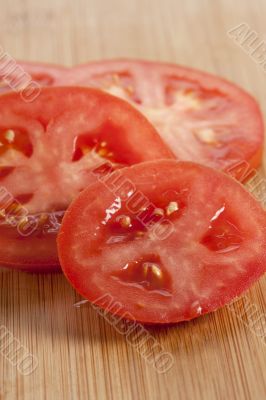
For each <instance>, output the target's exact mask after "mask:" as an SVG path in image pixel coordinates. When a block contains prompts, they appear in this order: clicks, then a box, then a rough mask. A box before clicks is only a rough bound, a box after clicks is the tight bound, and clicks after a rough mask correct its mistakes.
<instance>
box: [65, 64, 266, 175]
mask: <svg viewBox="0 0 266 400" xmlns="http://www.w3.org/2000/svg"><path fill="white" fill-rule="evenodd" d="M63 79H64V80H65V82H66V84H70V85H71V84H76V85H77V84H79V85H82V86H84V85H88V86H93V87H98V88H101V89H102V90H105V91H107V92H109V93H111V94H114V95H116V96H118V97H121V98H123V99H125V100H127V101H129V102H130V103H131V104H133V105H134V106H135V107H136V108H138V109H139V110H140V111H141V112H142V113H143V114H144V115H146V116H147V118H148V119H149V120H150V121H151V122H152V124H153V125H154V126H155V127H156V129H157V130H158V132H159V133H160V134H161V136H162V138H163V139H164V141H165V142H166V143H167V144H168V145H169V147H170V148H171V149H172V150H173V152H174V153H175V155H176V157H177V159H179V160H189V161H196V162H199V163H201V164H204V165H207V166H210V167H214V168H218V169H222V170H227V169H228V168H231V170H232V168H233V167H234V166H235V165H236V164H238V163H239V162H241V161H244V160H245V161H248V162H249V163H250V167H251V168H252V167H255V168H257V167H258V166H259V165H260V163H261V159H262V148H263V131H264V128H263V119H262V115H261V112H260V109H259V107H258V105H257V103H256V101H255V100H254V99H253V98H252V97H251V96H250V95H249V94H248V93H246V92H245V91H244V90H242V89H240V88H239V87H237V86H236V85H234V84H232V83H230V82H228V81H226V80H224V79H221V78H219V77H217V76H213V75H210V74H207V73H204V72H201V71H197V70H194V69H191V68H186V67H182V66H178V65H174V64H167V63H159V62H148V61H138V60H109V61H100V62H94V63H88V64H85V65H80V66H77V67H74V68H73V69H71V70H69V71H68V72H67V73H66V74H65V75H64V76H63ZM231 172H232V171H231Z"/></svg>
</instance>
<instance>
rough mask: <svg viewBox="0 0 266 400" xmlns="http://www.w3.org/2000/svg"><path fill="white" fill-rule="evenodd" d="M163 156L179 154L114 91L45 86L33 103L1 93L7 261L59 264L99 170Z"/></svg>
mask: <svg viewBox="0 0 266 400" xmlns="http://www.w3.org/2000/svg"><path fill="white" fill-rule="evenodd" d="M158 158H174V156H173V155H172V153H171V152H170V150H169V149H168V147H167V146H166V145H165V144H164V142H163V141H162V139H161V138H160V136H159V135H158V134H157V132H156V131H155V129H154V128H153V127H152V126H151V124H150V123H149V122H148V121H147V120H146V118H145V117H144V116H142V115H141V114H140V113H139V112H138V111H137V110H135V109H134V108H133V107H131V106H130V105H129V104H128V103H126V102H124V101H122V100H120V99H118V98H116V97H114V96H110V95H108V94H106V93H103V92H101V91H98V90H96V89H89V88H70V87H67V88H45V89H42V91H41V93H40V95H39V96H38V97H37V98H36V99H35V100H34V101H33V102H32V103H25V102H24V101H23V100H22V99H21V98H20V95H19V94H16V93H8V94H4V95H2V96H0V243H1V249H0V265H3V266H11V267H17V268H19V267H20V268H22V269H25V270H31V271H33V270H36V271H41V270H49V269H52V270H54V269H55V268H56V267H57V268H59V265H58V256H57V249H56V240H55V238H56V234H57V232H58V228H59V226H60V223H61V219H62V217H63V214H64V211H65V209H66V208H67V207H68V205H69V203H70V202H71V201H72V199H73V198H74V197H75V196H77V194H78V193H79V192H80V191H82V190H83V189H84V188H85V187H86V186H87V185H89V184H91V183H93V182H95V180H96V175H95V174H94V173H92V170H94V169H96V170H97V176H98V175H99V174H100V175H101V174H103V173H106V171H105V166H104V165H102V164H103V162H108V163H109V164H110V163H111V164H110V166H109V164H108V168H109V167H110V168H111V169H112V170H114V169H117V168H121V167H124V166H129V165H132V164H135V163H139V162H143V161H145V160H153V159H158ZM98 166H100V167H99V169H98Z"/></svg>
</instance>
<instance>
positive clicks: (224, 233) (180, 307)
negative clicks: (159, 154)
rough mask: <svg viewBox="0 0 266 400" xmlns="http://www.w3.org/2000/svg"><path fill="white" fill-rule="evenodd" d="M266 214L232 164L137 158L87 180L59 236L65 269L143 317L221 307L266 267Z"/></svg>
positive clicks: (101, 296) (169, 318) (108, 302)
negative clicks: (221, 167) (222, 168)
mask: <svg viewBox="0 0 266 400" xmlns="http://www.w3.org/2000/svg"><path fill="white" fill-rule="evenodd" d="M265 226H266V214H265V212H264V211H263V210H262V208H261V207H260V205H259V204H258V203H257V202H256V201H255V199H254V198H253V197H252V196H251V195H250V194H249V193H248V192H247V191H246V190H245V189H244V187H242V185H240V183H238V182H236V181H235V180H233V179H232V178H230V177H229V176H227V175H226V174H224V173H223V172H219V171H216V170H213V169H211V168H209V167H205V166H201V165H198V164H194V163H191V162H183V161H175V160H160V161H156V162H145V163H142V164H138V165H134V166H132V167H128V168H125V169H122V170H119V171H115V172H113V173H111V174H110V175H108V174H107V175H106V176H104V177H101V179H100V181H99V182H97V183H95V184H93V185H92V186H91V187H89V188H87V189H85V190H84V191H83V192H82V193H81V194H80V195H79V196H78V197H77V198H76V200H75V201H74V202H73V203H72V204H71V206H70V207H69V209H68V210H67V212H66V214H65V216H64V218H63V222H62V225H61V230H60V232H59V234H58V237H57V243H58V249H59V258H60V261H61V266H62V268H63V271H64V273H65V275H66V276H67V278H68V279H69V281H70V282H71V284H72V285H73V286H74V287H75V288H76V289H77V291H78V292H79V293H80V294H81V295H83V296H84V297H85V298H87V299H88V300H89V301H91V302H92V303H94V304H95V305H97V306H99V307H101V308H105V309H106V310H107V311H109V312H111V313H114V314H116V315H119V316H121V317H125V318H127V319H131V320H137V321H141V322H143V323H176V322H179V321H184V320H190V319H192V318H195V317H198V316H200V315H202V314H205V313H208V312H210V311H214V310H216V309H217V308H219V307H221V306H223V305H224V304H226V303H228V302H230V301H231V300H232V299H233V298H234V297H235V296H238V295H240V294H241V293H242V292H243V291H244V290H246V289H248V288H249V287H250V285H251V284H252V283H254V282H255V281H256V280H257V279H258V278H259V277H260V276H261V275H262V274H263V273H264V272H265V269H266V253H265V246H266V231H265Z"/></svg>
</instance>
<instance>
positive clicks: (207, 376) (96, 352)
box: [0, 0, 266, 400]
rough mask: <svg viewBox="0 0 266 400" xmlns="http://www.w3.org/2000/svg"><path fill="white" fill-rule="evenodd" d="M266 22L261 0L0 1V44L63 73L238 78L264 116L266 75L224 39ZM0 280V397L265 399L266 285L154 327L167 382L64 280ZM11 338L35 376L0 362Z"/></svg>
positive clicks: (261, 31) (18, 276) (14, 276)
mask: <svg viewBox="0 0 266 400" xmlns="http://www.w3.org/2000/svg"><path fill="white" fill-rule="evenodd" d="M265 14H266V2H265V1H263V0H253V1H252V2H251V1H249V0H239V1H236V0H235V1H234V2H233V1H232V0H221V1H211V0H187V1H181V0H135V1H133V0H75V1H71V0H45V1H44V2H41V1H34V0H25V1H19V0H13V1H12V2H7V1H4V0H2V1H1V13H0V45H1V46H2V47H3V48H4V49H5V50H6V51H7V52H8V53H9V54H10V55H11V56H13V57H14V58H16V59H23V60H24V59H25V60H32V61H34V60H39V61H47V62H55V63H63V64H65V65H69V66H70V65H73V64H76V63H82V62H85V61H90V60H96V59H102V58H112V57H133V58H134V57H136V58H146V59H151V60H153V59H154V60H163V61H173V62H178V63H181V64H185V65H189V66H193V67H196V68H200V69H203V70H206V71H209V72H214V73H217V74H220V75H222V76H224V77H226V78H229V79H231V80H233V81H235V82H236V83H238V84H239V85H241V86H243V87H244V88H246V89H247V90H249V91H250V92H251V93H252V94H253V95H254V96H255V97H256V98H257V99H258V101H259V102H260V104H261V107H262V110H263V112H264V114H265V111H266V110H265V108H266V96H265V92H266V74H265V73H264V72H263V70H262V67H261V66H259V65H257V64H256V63H255V61H254V60H253V59H252V57H250V56H249V55H248V54H247V52H245V51H244V50H243V49H242V48H241V47H239V46H238V45H237V44H236V43H235V42H234V41H233V40H231V39H230V38H229V36H228V35H227V31H228V30H229V29H231V28H233V27H235V26H237V25H239V24H241V23H242V22H246V23H248V24H249V26H250V27H251V29H253V30H254V31H256V32H257V33H258V37H259V38H260V39H261V40H263V39H264V35H265V34H266V28H265ZM265 251H266V249H265ZM0 281H1V291H0V309H1V314H0V315H1V317H0V318H1V319H0V371H1V377H0V398H1V399H5V400H15V399H20V400H24V399H25V400H31V399H33V400H36V399H38V400H44V399H48V400H61V399H62V400H77V399H82V400H84V399H86V400H87V399H90V400H94V399H96V400H105V399H108V400H109V399H115V400H120V399H121V400H131V399H132V400H133V399H134V400H143V399H144V400H157V399H158V400H159V399H163V400H167V399H173V400H179V399H180V400H200V399H203V400H213V399H218V400H244V399H245V400H247V399H252V400H264V399H265V398H266V347H265V336H266V324H265V323H264V321H265V318H266V317H265V312H266V301H265V300H266V295H265V293H264V291H265V290H266V278H263V279H261V280H260V282H259V283H258V284H256V285H255V286H254V287H253V288H252V290H250V291H249V292H248V293H247V294H246V296H245V297H244V298H243V299H242V300H240V301H238V302H237V303H236V304H235V306H234V307H230V308H229V307H225V308H224V309H222V310H220V311H218V312H216V313H213V314H211V315H208V316H205V317H202V318H199V319H198V320H196V321H193V322H190V323H183V324H180V325H178V326H173V327H168V328H161V329H159V330H158V329H157V330H156V329H152V328H151V329H150V330H149V334H150V335H151V336H152V337H153V338H154V339H155V340H156V341H158V343H159V344H160V346H161V348H162V349H164V351H166V352H170V353H171V354H172V356H173V359H174V364H173V366H172V367H171V368H170V369H169V370H168V371H167V372H165V373H158V371H156V369H155V368H154V365H153V362H154V360H155V358H156V356H158V354H157V353H156V351H154V352H152V354H151V362H150V363H149V362H147V361H146V360H145V358H144V357H143V354H140V352H138V351H137V350H136V348H135V347H134V346H132V345H131V344H130V342H129V341H127V340H126V337H125V335H121V334H119V333H118V332H116V330H115V329H114V328H113V327H112V326H110V324H109V323H108V322H106V321H105V320H104V319H103V318H102V317H101V316H100V315H98V314H97V312H96V311H95V310H93V309H92V308H91V307H90V306H88V305H87V304H84V305H82V306H81V307H75V306H74V304H75V303H77V302H78V301H80V300H81V299H80V297H79V296H78V295H76V294H75V292H74V290H73V289H72V288H71V287H70V286H69V284H68V283H67V281H66V280H65V279H64V277H63V276H62V275H60V274H58V275H53V276H51V275H47V276H43V275H39V276H38V275H28V274H23V273H16V272H13V273H12V272H3V273H1V275H0ZM7 332H9V336H10V337H11V338H13V339H14V338H16V340H17V341H18V343H20V344H21V345H23V346H24V350H25V349H26V350H25V351H27V352H28V353H29V354H32V355H33V356H34V357H35V358H34V360H38V365H37V366H36V369H35V371H34V372H33V373H31V374H29V375H25V371H24V370H23V366H22V365H20V364H18V362H17V361H16V358H14V359H13V363H12V362H11V361H10V357H9V358H8V357H7V356H6V353H4V350H3V348H4V344H3V343H4V341H3V339H1V338H2V337H4V336H5V335H6V334H7ZM1 335H2V336H1ZM146 350H149V344H147V349H146ZM11 351H12V349H11ZM4 354H5V355H4ZM22 372H24V375H23V373H22Z"/></svg>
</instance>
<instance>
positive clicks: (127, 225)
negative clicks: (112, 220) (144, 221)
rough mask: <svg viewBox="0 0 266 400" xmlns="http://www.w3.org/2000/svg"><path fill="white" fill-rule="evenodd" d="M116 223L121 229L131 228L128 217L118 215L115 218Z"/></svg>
mask: <svg viewBox="0 0 266 400" xmlns="http://www.w3.org/2000/svg"><path fill="white" fill-rule="evenodd" d="M116 221H117V222H119V224H120V226H121V227H122V228H130V227H131V226H132V224H131V218H130V217H129V216H128V215H120V216H119V217H117V218H116Z"/></svg>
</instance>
